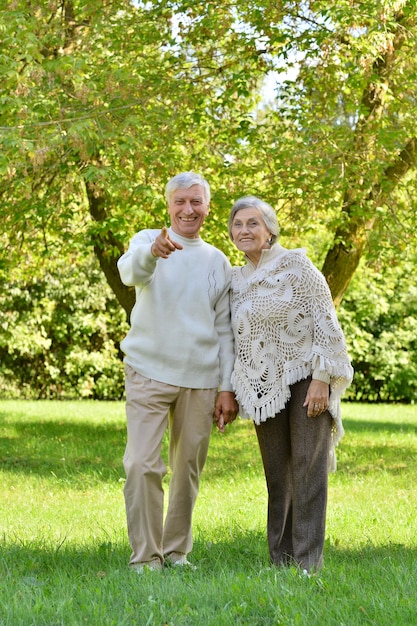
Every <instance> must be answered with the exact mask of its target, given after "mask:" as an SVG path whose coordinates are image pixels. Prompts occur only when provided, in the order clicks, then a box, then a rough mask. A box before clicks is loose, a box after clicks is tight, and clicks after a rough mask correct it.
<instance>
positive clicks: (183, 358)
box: [118, 229, 234, 391]
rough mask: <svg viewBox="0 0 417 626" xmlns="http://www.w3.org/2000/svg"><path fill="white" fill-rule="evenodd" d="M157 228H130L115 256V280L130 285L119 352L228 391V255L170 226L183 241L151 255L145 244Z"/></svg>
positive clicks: (178, 380)
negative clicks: (165, 253) (127, 323)
mask: <svg viewBox="0 0 417 626" xmlns="http://www.w3.org/2000/svg"><path fill="white" fill-rule="evenodd" d="M159 233H160V230H151V229H150V230H143V231H140V232H139V233H137V234H136V235H135V236H134V237H133V239H132V240H131V242H130V245H129V249H128V250H127V252H126V253H125V254H124V255H123V256H122V257H120V259H119V261H118V269H119V273H120V277H121V279H122V282H123V283H124V284H125V285H128V286H134V287H135V290H136V304H135V306H134V308H133V310H132V313H131V328H130V330H129V332H128V333H127V335H126V337H125V338H124V339H123V341H122V343H121V348H122V350H123V352H124V353H125V358H124V360H125V362H126V363H127V364H128V365H130V366H131V367H133V369H134V370H136V371H137V372H138V373H140V374H142V375H143V376H146V377H148V378H152V379H153V380H157V381H160V382H164V383H167V384H170V385H175V386H179V387H188V388H192V389H208V388H218V389H219V390H220V391H231V390H232V386H231V373H232V369H233V359H234V351H233V332H232V329H231V322H230V303H229V288H230V278H231V267H230V263H229V261H228V259H227V258H226V256H225V255H224V254H223V253H222V252H221V251H220V250H218V249H217V248H215V247H214V246H211V245H210V244H208V243H206V242H204V241H203V240H202V239H201V238H196V239H189V238H185V237H182V236H180V235H177V234H176V233H175V232H173V231H172V229H169V236H170V237H171V239H172V240H175V241H177V242H178V243H180V244H181V245H182V246H183V249H182V250H175V251H174V252H173V253H172V254H170V256H169V257H168V258H167V259H162V258H158V257H154V256H153V255H152V253H151V246H152V243H153V242H154V240H155V239H156V237H157V236H158V235H159Z"/></svg>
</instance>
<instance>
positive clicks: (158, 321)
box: [118, 172, 352, 573]
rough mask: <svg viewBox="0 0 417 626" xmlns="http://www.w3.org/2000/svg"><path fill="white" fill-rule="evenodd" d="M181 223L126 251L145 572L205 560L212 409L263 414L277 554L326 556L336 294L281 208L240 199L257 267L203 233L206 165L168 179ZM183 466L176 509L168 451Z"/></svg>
mask: <svg viewBox="0 0 417 626" xmlns="http://www.w3.org/2000/svg"><path fill="white" fill-rule="evenodd" d="M165 198H166V202H167V206H168V214H169V218H170V226H169V227H168V228H167V227H165V226H164V227H163V228H162V229H161V230H152V229H150V230H142V231H140V232H139V233H137V234H136V235H135V236H134V237H133V239H132V240H131V242H130V246H129V249H128V250H127V252H126V253H125V254H124V255H123V256H122V257H121V258H120V259H119V262H118V268H119V272H120V276H121V279H122V281H123V283H124V284H125V285H129V286H134V287H135V289H136V304H135V306H134V308H133V311H132V314H131V327H130V330H129V332H128V334H127V336H126V337H125V339H124V340H123V342H122V344H121V347H122V350H123V352H124V354H125V358H124V362H125V381H126V417H127V444H126V451H125V455H124V459H123V462H124V468H125V472H126V482H125V487H124V496H125V505H126V515H127V526H128V535H129V542H130V545H131V548H132V554H131V558H130V562H129V565H130V566H131V568H132V569H133V570H134V571H136V572H138V573H142V572H143V571H144V570H146V569H150V570H159V569H162V567H163V566H164V565H172V566H180V567H181V566H185V567H189V568H190V567H194V566H193V565H192V564H191V563H190V562H189V561H188V553H189V552H190V551H191V549H192V545H193V542H192V513H193V508H194V504H195V501H196V498H197V494H198V490H199V482H200V476H201V472H202V470H203V467H204V464H205V461H206V457H207V452H208V447H209V439H210V434H211V430H212V425H213V419H214V421H215V422H216V424H217V427H218V428H219V430H220V431H221V432H224V430H225V427H226V425H227V424H230V423H231V422H233V420H234V419H235V418H236V416H237V414H238V413H239V415H240V416H241V417H242V418H249V419H252V420H253V422H254V424H255V429H256V434H257V437H258V442H259V448H260V451H261V456H262V461H263V466H264V471H265V478H266V484H267V490H268V526H267V528H268V530H267V535H268V545H269V553H270V558H271V562H272V563H274V564H275V565H277V566H280V565H282V566H285V565H291V564H294V565H296V566H299V567H300V568H302V570H305V571H307V572H311V571H315V570H317V569H318V568H320V567H321V565H322V560H323V544H324V535H325V521H326V503H327V477H328V472H329V471H331V470H333V469H334V468H335V459H334V448H335V445H336V444H337V443H338V441H339V439H340V437H341V436H342V434H343V428H342V422H341V416H340V398H341V395H342V393H343V392H344V390H345V389H346V387H347V386H348V384H349V383H350V381H351V378H352V368H351V365H350V361H349V357H348V355H347V351H346V345H345V340H344V336H343V333H342V330H341V328H340V326H339V324H338V321H337V317H336V313H335V309H334V306H333V302H332V298H331V295H330V291H329V288H328V286H327V283H326V281H325V279H324V277H323V276H322V274H321V273H320V272H319V271H318V270H317V269H316V268H315V266H314V265H313V264H312V262H311V261H310V260H309V259H308V258H307V256H306V254H305V251H304V249H295V250H287V249H285V248H283V247H282V246H281V245H280V244H279V243H278V234H279V227H278V222H277V217H276V214H275V212H274V210H273V209H272V207H271V206H270V205H269V204H267V203H266V202H263V201H262V200H260V199H258V198H256V197H253V196H248V197H244V198H241V199H239V200H237V202H235V204H234V206H233V207H232V210H231V213H230V218H229V224H228V227H229V235H230V237H231V240H232V241H233V242H234V244H235V246H236V247H237V248H238V249H239V250H241V251H242V252H243V253H244V256H245V261H246V264H245V265H244V266H242V267H235V268H233V269H232V268H231V266H230V263H229V261H228V259H227V258H226V256H225V255H224V254H223V253H222V252H220V251H219V250H217V249H216V248H215V247H213V246H211V245H209V244H208V243H206V242H204V241H203V240H202V239H201V237H200V229H201V227H202V225H203V222H204V219H205V218H206V216H207V215H208V213H209V206H210V187H209V184H208V183H207V181H206V180H205V179H204V178H202V177H201V176H200V175H198V174H196V173H194V172H184V173H181V174H178V175H177V176H175V177H174V178H172V179H171V180H170V181H169V182H168V183H167V185H166V188H165ZM167 428H168V429H169V465H170V468H171V470H172V476H171V480H170V485H169V500H168V508H167V511H166V516H165V520H164V491H163V486H162V480H163V477H164V476H165V474H166V472H167V467H166V465H165V462H164V460H163V458H162V456H161V446H162V440H163V435H164V433H165V431H166V430H167Z"/></svg>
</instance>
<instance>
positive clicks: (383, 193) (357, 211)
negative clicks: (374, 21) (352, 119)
mask: <svg viewBox="0 0 417 626" xmlns="http://www.w3.org/2000/svg"><path fill="white" fill-rule="evenodd" d="M410 19H413V18H410ZM390 29H391V32H390V31H389V29H387V34H386V39H385V41H384V42H383V44H382V45H381V53H380V54H379V55H378V56H377V58H376V59H375V61H374V63H373V66H372V72H371V73H370V79H369V82H368V84H367V85H366V86H365V88H364V90H363V93H362V99H361V109H360V111H359V119H358V123H357V125H356V128H355V131H354V137H353V144H352V153H351V162H352V163H355V162H358V159H360V162H361V163H362V164H363V165H362V167H361V168H358V167H356V168H355V167H352V168H351V169H350V171H349V163H348V164H347V167H348V176H347V181H346V191H345V193H344V198H343V204H342V209H341V212H342V220H341V224H340V226H339V227H338V229H337V230H336V233H335V237H334V242H335V243H334V245H333V247H332V248H331V249H330V250H329V251H328V253H327V256H326V258H325V260H324V264H323V267H322V272H323V274H324V276H325V278H326V280H327V282H328V284H329V287H330V291H331V293H332V296H333V300H334V303H335V305H336V306H338V305H339V304H340V303H341V301H342V298H343V295H344V293H345V291H346V289H347V287H348V285H349V283H350V281H351V279H352V277H353V274H354V273H355V270H356V268H357V267H358V264H359V261H360V259H361V256H362V254H363V252H364V249H365V246H366V243H367V239H368V233H369V232H370V230H371V229H372V227H373V225H374V223H375V220H376V216H377V212H376V208H377V206H378V205H379V206H380V205H381V204H382V203H383V202H384V198H385V199H387V197H388V195H389V193H390V192H392V190H393V189H394V188H395V186H396V185H397V184H398V182H399V181H400V180H401V178H403V177H404V175H405V174H406V172H407V171H408V170H409V169H410V168H411V167H414V166H415V160H416V138H415V137H414V138H412V139H411V140H410V141H409V142H408V143H407V145H406V146H405V147H404V149H403V150H402V152H401V153H400V155H399V156H398V158H397V160H396V161H395V163H394V164H393V165H389V166H387V167H386V168H385V170H382V172H381V176H380V178H379V180H374V181H372V180H371V181H368V186H367V188H364V181H365V180H366V174H367V171H369V170H370V166H372V164H373V162H374V159H375V153H377V152H378V150H377V148H378V131H379V128H380V120H381V118H382V116H383V115H384V110H385V102H386V97H387V93H388V92H389V88H390V80H391V74H392V71H393V68H394V65H395V62H396V57H397V53H398V51H399V50H400V48H401V47H402V46H403V44H404V42H405V41H406V40H407V37H408V29H407V17H406V14H405V13H404V11H403V10H399V11H398V12H397V13H396V14H395V15H393V20H392V23H391V25H390ZM365 184H366V183H365Z"/></svg>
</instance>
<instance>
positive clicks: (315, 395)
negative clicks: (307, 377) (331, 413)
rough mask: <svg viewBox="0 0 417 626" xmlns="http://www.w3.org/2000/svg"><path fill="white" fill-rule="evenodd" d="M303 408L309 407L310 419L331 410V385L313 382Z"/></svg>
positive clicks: (317, 381) (319, 381) (318, 381)
mask: <svg viewBox="0 0 417 626" xmlns="http://www.w3.org/2000/svg"><path fill="white" fill-rule="evenodd" d="M303 406H306V407H307V415H308V417H317V416H318V415H321V414H322V413H324V412H325V411H327V409H328V408H329V385H328V384H327V383H323V382H322V381H321V380H312V381H311V383H310V385H309V387H308V390H307V395H306V399H305V402H304V404H303Z"/></svg>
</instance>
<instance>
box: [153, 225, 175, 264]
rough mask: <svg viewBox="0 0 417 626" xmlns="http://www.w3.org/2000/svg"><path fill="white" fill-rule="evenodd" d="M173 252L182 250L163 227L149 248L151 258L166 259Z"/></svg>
mask: <svg viewBox="0 0 417 626" xmlns="http://www.w3.org/2000/svg"><path fill="white" fill-rule="evenodd" d="M175 250H182V245H181V244H180V243H177V242H176V241H173V240H172V239H171V238H170V236H169V233H168V228H167V227H166V226H164V227H163V229H162V230H161V232H160V233H159V235H158V237H157V238H156V239H155V241H154V242H153V244H152V246H151V252H152V254H153V256H159V257H161V259H167V258H168V257H169V255H170V254H171V253H172V252H174V251H175Z"/></svg>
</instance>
